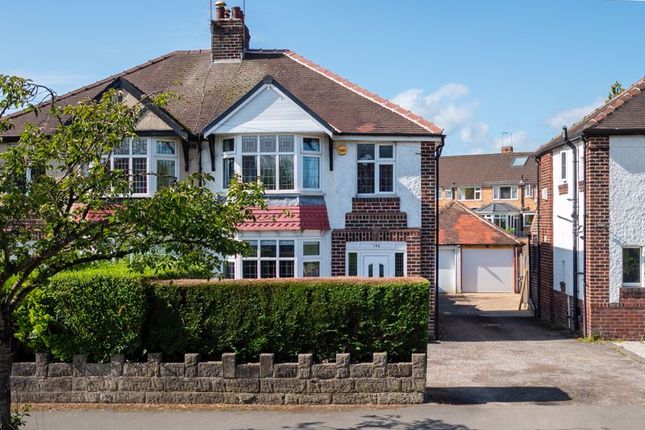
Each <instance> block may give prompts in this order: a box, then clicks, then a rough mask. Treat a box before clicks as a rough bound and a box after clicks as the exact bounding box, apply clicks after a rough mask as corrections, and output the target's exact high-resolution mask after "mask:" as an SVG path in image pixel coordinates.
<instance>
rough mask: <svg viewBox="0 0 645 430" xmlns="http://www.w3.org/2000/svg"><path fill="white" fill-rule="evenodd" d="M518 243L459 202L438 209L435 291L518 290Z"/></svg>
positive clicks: (519, 252) (496, 291)
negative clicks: (436, 280)
mask: <svg viewBox="0 0 645 430" xmlns="http://www.w3.org/2000/svg"><path fill="white" fill-rule="evenodd" d="M521 251H522V242H520V240H518V239H517V238H516V237H515V236H513V235H512V234H509V233H507V232H506V231H505V230H503V229H501V228H500V227H498V226H497V225H495V224H493V223H491V222H489V221H487V220H485V219H483V218H481V217H480V216H478V215H477V214H476V213H475V212H474V211H473V210H471V209H469V208H468V207H466V206H465V205H464V204H462V203H461V202H456V201H452V202H449V203H447V204H445V205H443V206H441V208H440V210H439V266H438V269H437V270H438V279H439V283H438V286H439V291H440V292H443V293H453V294H454V293H513V292H518V289H519V282H518V279H519V275H520V254H521Z"/></svg>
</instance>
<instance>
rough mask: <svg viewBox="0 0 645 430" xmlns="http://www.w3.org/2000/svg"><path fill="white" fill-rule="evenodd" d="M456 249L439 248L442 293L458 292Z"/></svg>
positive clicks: (440, 288) (440, 287)
mask: <svg viewBox="0 0 645 430" xmlns="http://www.w3.org/2000/svg"><path fill="white" fill-rule="evenodd" d="M456 252H457V250H456V249H454V248H448V249H445V248H439V290H440V291H441V292H442V293H456V292H457V270H456V269H457V267H456V264H455V263H456V259H455V254H456Z"/></svg>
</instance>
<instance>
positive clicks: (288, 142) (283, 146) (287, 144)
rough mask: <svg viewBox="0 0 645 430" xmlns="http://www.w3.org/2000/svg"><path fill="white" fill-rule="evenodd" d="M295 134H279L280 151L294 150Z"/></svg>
mask: <svg viewBox="0 0 645 430" xmlns="http://www.w3.org/2000/svg"><path fill="white" fill-rule="evenodd" d="M294 141H295V139H294V137H293V136H279V137H278V150H279V151H280V152H293V147H294Z"/></svg>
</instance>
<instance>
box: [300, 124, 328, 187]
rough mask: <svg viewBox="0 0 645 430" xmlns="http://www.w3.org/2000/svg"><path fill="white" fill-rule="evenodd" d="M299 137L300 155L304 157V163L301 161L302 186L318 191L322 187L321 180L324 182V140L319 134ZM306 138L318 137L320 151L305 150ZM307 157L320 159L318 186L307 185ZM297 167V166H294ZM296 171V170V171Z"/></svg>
mask: <svg viewBox="0 0 645 430" xmlns="http://www.w3.org/2000/svg"><path fill="white" fill-rule="evenodd" d="M297 137H299V139H296V140H299V145H300V153H301V154H300V157H302V158H301V159H302V163H299V164H300V166H301V168H300V174H299V178H300V184H301V188H302V189H303V190H308V191H312V190H313V191H318V190H320V189H321V188H322V186H321V182H322V148H323V141H322V139H321V138H320V137H318V136H297ZM305 139H317V140H318V151H311V150H305ZM305 157H306V158H316V159H318V187H305V169H304V167H305V160H304V159H305ZM294 169H295V166H294ZM294 173H295V172H294Z"/></svg>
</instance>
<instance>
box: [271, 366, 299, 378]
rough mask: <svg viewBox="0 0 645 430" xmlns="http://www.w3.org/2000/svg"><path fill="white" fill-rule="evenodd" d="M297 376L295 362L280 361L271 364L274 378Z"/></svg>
mask: <svg viewBox="0 0 645 430" xmlns="http://www.w3.org/2000/svg"><path fill="white" fill-rule="evenodd" d="M297 376H298V364H297V363H282V364H276V365H274V366H273V377H274V378H296V377H297Z"/></svg>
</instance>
